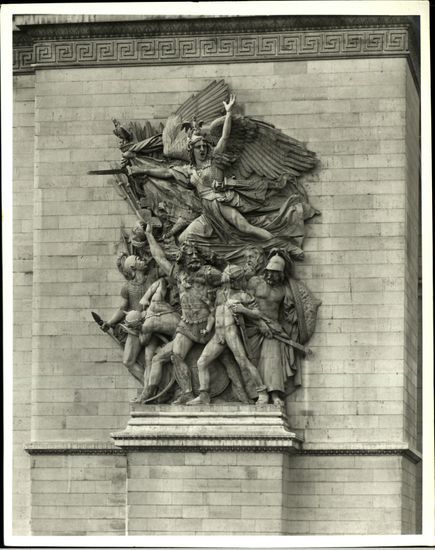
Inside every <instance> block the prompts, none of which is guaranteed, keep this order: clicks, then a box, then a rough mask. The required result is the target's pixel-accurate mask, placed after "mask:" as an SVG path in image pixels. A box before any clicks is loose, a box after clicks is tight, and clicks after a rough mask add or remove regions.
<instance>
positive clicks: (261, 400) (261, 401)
mask: <svg viewBox="0 0 435 550" xmlns="http://www.w3.org/2000/svg"><path fill="white" fill-rule="evenodd" d="M268 403H269V394H268V393H267V391H261V392H258V399H257V402H256V403H255V404H256V405H267V404H268Z"/></svg>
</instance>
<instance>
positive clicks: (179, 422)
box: [112, 404, 302, 452]
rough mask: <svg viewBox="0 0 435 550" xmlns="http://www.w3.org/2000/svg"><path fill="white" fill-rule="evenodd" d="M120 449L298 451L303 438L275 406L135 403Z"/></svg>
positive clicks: (118, 441)
mask: <svg viewBox="0 0 435 550" xmlns="http://www.w3.org/2000/svg"><path fill="white" fill-rule="evenodd" d="M112 439H113V441H114V443H115V445H117V446H118V447H121V448H124V449H129V448H131V447H134V448H140V449H142V450H146V449H178V450H186V449H190V450H195V451H201V450H202V451H207V450H215V451H222V450H225V449H229V450H233V451H236V450H241V449H244V450H247V451H257V452H261V451H272V452H273V451H277V450H281V451H283V452H296V451H297V450H298V449H300V447H301V442H302V440H301V439H300V437H297V436H296V434H295V433H294V432H292V431H291V430H290V429H289V427H288V420H287V417H286V415H285V414H284V413H283V411H281V410H279V409H278V408H277V407H275V406H273V405H264V406H255V405H243V404H223V405H198V406H195V407H186V406H181V405H179V406H176V405H166V406H165V405H134V406H133V410H132V412H131V418H130V420H129V422H128V424H127V428H126V430H124V431H123V432H117V433H113V434H112Z"/></svg>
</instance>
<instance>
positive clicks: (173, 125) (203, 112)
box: [162, 80, 229, 161]
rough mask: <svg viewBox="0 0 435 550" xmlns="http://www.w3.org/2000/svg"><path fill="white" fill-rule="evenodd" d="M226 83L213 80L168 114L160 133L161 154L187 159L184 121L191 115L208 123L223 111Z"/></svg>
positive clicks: (226, 91)
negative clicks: (161, 141)
mask: <svg viewBox="0 0 435 550" xmlns="http://www.w3.org/2000/svg"><path fill="white" fill-rule="evenodd" d="M228 93H229V92H228V85H227V84H226V83H225V81H224V80H220V81H216V80H215V81H213V82H212V83H211V84H209V85H208V86H207V87H206V88H204V90H202V91H201V92H199V93H197V94H194V95H192V96H191V97H189V99H188V100H187V101H185V102H184V103H183V105H181V107H180V108H179V109H177V111H176V112H175V113H173V114H172V115H170V116H169V118H168V120H167V121H166V124H165V128H164V130H163V133H162V140H163V154H164V155H165V156H167V157H172V158H176V159H180V160H185V161H188V160H189V156H188V152H187V133H186V131H185V130H184V127H183V126H185V125H186V123H188V122H191V121H192V120H193V117H196V119H197V120H198V121H203V122H204V124H208V123H210V122H211V121H213V120H214V119H216V118H217V117H219V116H220V115H221V114H222V112H223V110H224V109H223V106H222V102H223V101H225V100H227V99H228Z"/></svg>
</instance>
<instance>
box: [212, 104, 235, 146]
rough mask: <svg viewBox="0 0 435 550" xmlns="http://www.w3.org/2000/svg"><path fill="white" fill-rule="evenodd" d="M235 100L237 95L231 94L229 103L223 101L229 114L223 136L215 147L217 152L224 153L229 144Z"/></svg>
mask: <svg viewBox="0 0 435 550" xmlns="http://www.w3.org/2000/svg"><path fill="white" fill-rule="evenodd" d="M235 102H236V96H235V95H232V94H231V95H230V100H229V101H228V103H225V101H224V102H223V103H224V107H225V110H226V112H227V114H226V116H225V121H224V126H223V128H222V136H221V138H220V140H219V141H218V143H217V145H216V147H215V148H214V151H215V153H223V152H224V151H225V148H226V146H227V142H228V138H229V137H230V133H231V111H232V109H233V105H234V103H235Z"/></svg>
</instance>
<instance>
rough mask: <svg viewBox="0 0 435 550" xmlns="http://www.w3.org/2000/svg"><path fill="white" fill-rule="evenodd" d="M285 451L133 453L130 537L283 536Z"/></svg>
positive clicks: (130, 472)
mask: <svg viewBox="0 0 435 550" xmlns="http://www.w3.org/2000/svg"><path fill="white" fill-rule="evenodd" d="M283 460H284V455H282V454H281V453H267V454H266V453H246V452H245V453H243V452H211V453H198V452H191V453H189V452H187V453H184V452H177V453H171V452H166V453H165V452H151V453H150V452H148V453H144V452H137V453H129V456H128V463H129V469H128V471H129V479H128V505H129V511H128V516H129V520H128V534H129V535H165V534H171V535H198V534H203V535H222V534H225V535H281V534H283V506H282V505H283V491H282V486H283Z"/></svg>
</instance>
